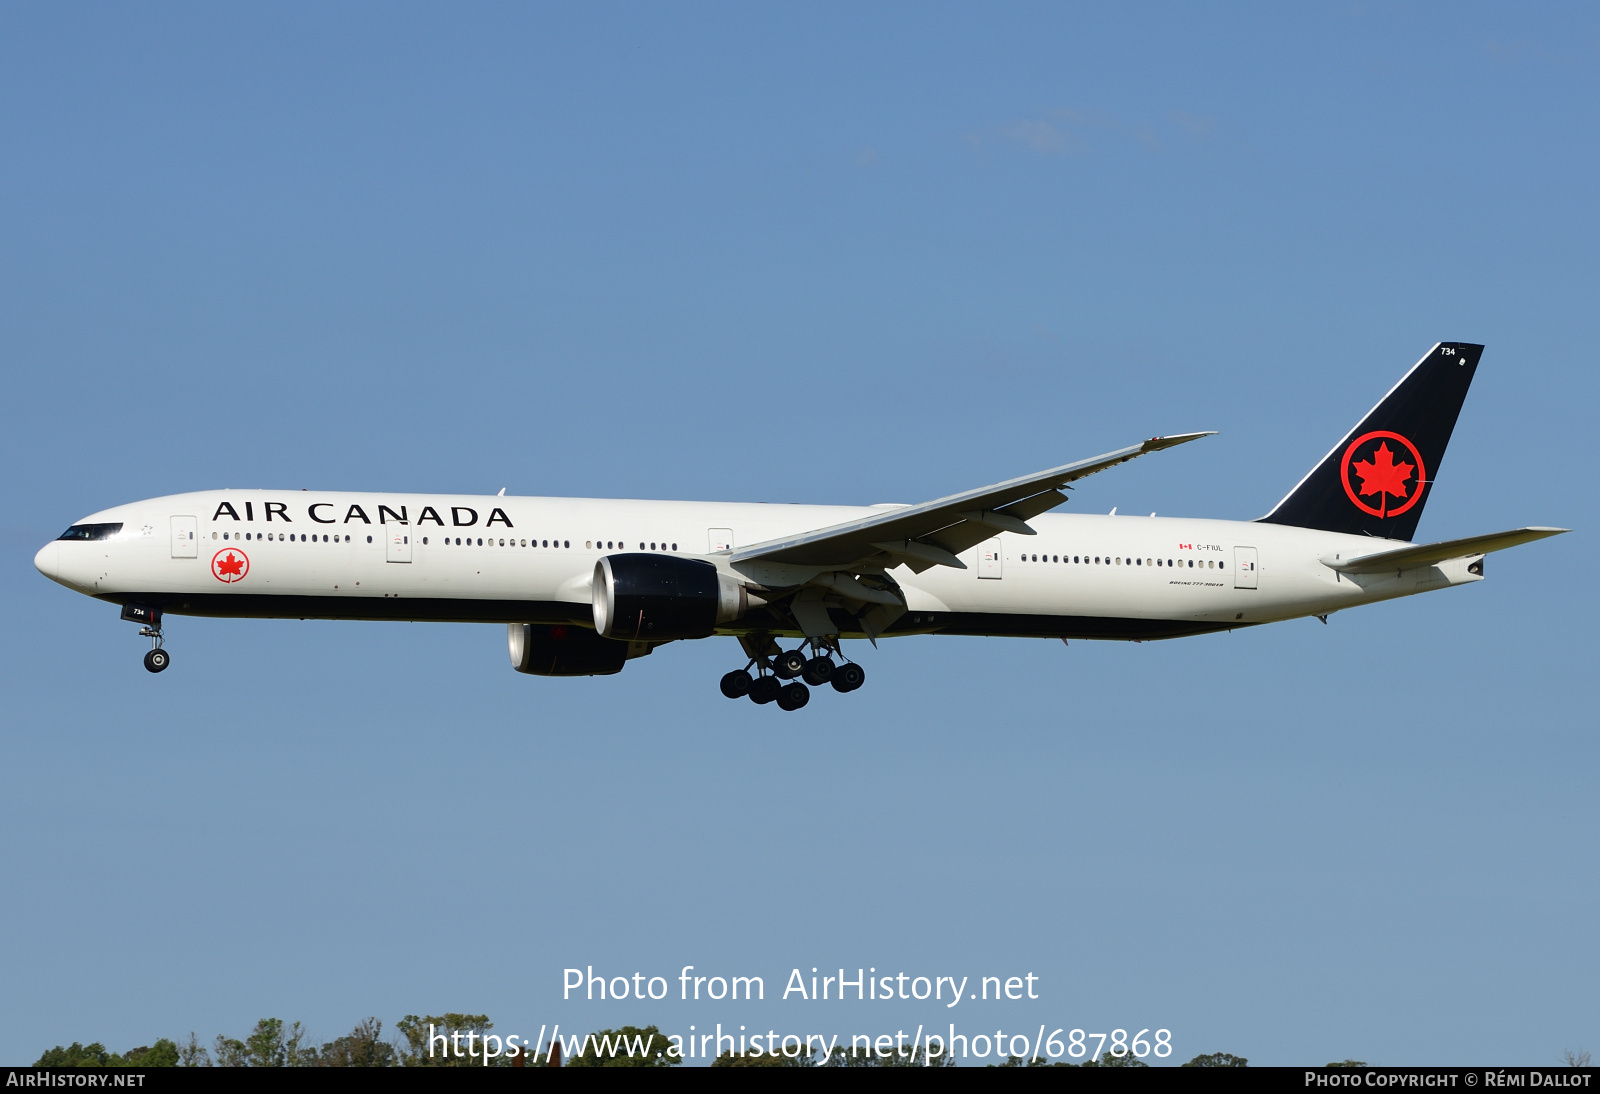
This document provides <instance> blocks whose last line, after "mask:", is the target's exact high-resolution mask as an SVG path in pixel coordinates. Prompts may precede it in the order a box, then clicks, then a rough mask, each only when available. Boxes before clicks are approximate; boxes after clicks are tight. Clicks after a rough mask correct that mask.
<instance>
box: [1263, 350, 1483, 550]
mask: <svg viewBox="0 0 1600 1094" xmlns="http://www.w3.org/2000/svg"><path fill="white" fill-rule="evenodd" d="M1482 353H1483V347H1482V346H1475V345H1472V344H1471V343H1469V342H1440V343H1439V344H1438V345H1436V346H1434V347H1433V349H1431V350H1429V351H1428V354H1427V356H1426V357H1424V358H1423V359H1422V360H1420V361H1418V362H1417V363H1416V366H1415V367H1414V368H1412V370H1411V371H1410V372H1408V373H1406V374H1405V377H1404V378H1403V379H1401V381H1400V382H1399V383H1398V384H1396V385H1395V386H1394V388H1393V389H1392V390H1391V391H1390V392H1389V394H1387V395H1385V396H1384V397H1383V398H1382V399H1381V400H1380V401H1379V403H1378V405H1377V406H1375V407H1373V408H1372V411H1371V412H1370V413H1369V414H1368V415H1367V416H1366V417H1365V418H1363V419H1361V424H1360V425H1358V426H1356V427H1355V428H1354V429H1352V430H1351V431H1350V432H1349V433H1347V434H1346V435H1345V437H1344V439H1343V440H1341V441H1340V442H1339V443H1338V444H1336V445H1334V446H1333V451H1331V452H1329V453H1328V454H1327V455H1326V456H1324V457H1323V458H1322V462H1320V463H1318V464H1317V466H1315V467H1313V468H1312V469H1311V473H1310V474H1308V475H1307V476H1306V477H1305V478H1303V479H1301V480H1300V482H1299V484H1298V485H1297V486H1295V488H1294V489H1293V490H1291V491H1289V496H1288V497H1286V498H1284V499H1283V500H1282V501H1280V502H1279V503H1278V504H1277V506H1276V507H1274V509H1273V510H1272V512H1270V513H1268V514H1267V515H1266V516H1264V517H1262V518H1261V520H1262V521H1263V522H1265V523H1268V524H1290V525H1294V526H1295V527H1297V528H1319V529H1321V530H1323V531H1325V532H1350V533H1353V534H1356V535H1361V534H1365V535H1370V536H1378V537H1380V538H1383V539H1404V540H1409V539H1411V538H1412V537H1413V536H1414V535H1415V534H1416V531H1417V521H1418V520H1419V519H1420V518H1421V517H1422V507H1423V506H1424V505H1426V504H1427V502H1428V492H1429V491H1430V490H1432V489H1433V483H1434V480H1435V478H1436V477H1437V475H1438V474H1439V464H1440V463H1441V462H1442V461H1443V460H1444V449H1445V445H1447V444H1449V443H1450V433H1451V431H1452V430H1454V429H1455V427H1456V416H1457V415H1459V414H1460V413H1461V404H1462V403H1463V402H1464V401H1465V400H1466V398H1467V388H1468V387H1470V386H1471V385H1472V374H1473V373H1474V372H1476V371H1478V357H1479V356H1480V355H1481V354H1482Z"/></svg>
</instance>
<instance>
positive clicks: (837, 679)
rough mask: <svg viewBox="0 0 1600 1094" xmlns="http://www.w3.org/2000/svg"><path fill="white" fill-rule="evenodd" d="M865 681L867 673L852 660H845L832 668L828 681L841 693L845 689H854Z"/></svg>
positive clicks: (845, 690)
mask: <svg viewBox="0 0 1600 1094" xmlns="http://www.w3.org/2000/svg"><path fill="white" fill-rule="evenodd" d="M866 682H867V673H866V670H865V669H863V668H862V667H861V666H860V665H858V664H856V663H855V662H854V661H846V662H845V663H844V664H842V665H840V666H839V667H838V668H836V669H834V670H833V675H832V676H831V677H830V678H829V679H828V683H830V684H832V685H833V690H834V691H837V692H839V693H840V694H841V695H843V694H844V693H845V692H847V691H854V690H856V688H858V687H860V686H861V685H862V684H864V683H866Z"/></svg>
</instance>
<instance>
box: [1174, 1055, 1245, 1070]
mask: <svg viewBox="0 0 1600 1094" xmlns="http://www.w3.org/2000/svg"><path fill="white" fill-rule="evenodd" d="M1249 1064H1250V1061H1249V1060H1246V1059H1245V1058H1244V1057H1243V1056H1235V1055H1234V1054H1233V1053H1231V1052H1213V1053H1211V1054H1210V1055H1208V1056H1196V1057H1195V1058H1194V1059H1192V1060H1190V1061H1189V1062H1188V1063H1186V1064H1182V1065H1180V1066H1182V1067H1248V1066H1249Z"/></svg>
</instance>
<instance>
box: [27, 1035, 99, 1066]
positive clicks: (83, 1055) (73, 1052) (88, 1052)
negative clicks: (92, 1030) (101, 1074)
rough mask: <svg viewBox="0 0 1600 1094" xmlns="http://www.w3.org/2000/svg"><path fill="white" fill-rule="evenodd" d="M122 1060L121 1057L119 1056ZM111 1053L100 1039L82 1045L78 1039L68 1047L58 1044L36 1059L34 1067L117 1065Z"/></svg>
mask: <svg viewBox="0 0 1600 1094" xmlns="http://www.w3.org/2000/svg"><path fill="white" fill-rule="evenodd" d="M118 1059H119V1062H120V1057H119V1058H118ZM111 1060H112V1056H111V1053H109V1052H107V1051H106V1046H105V1045H102V1044H101V1043H100V1042H99V1041H94V1042H92V1043H90V1044H87V1045H81V1044H79V1043H78V1042H77V1041H74V1042H72V1044H71V1045H70V1046H69V1047H67V1048H62V1047H61V1046H60V1045H57V1046H56V1047H55V1048H52V1049H50V1050H48V1051H47V1052H46V1053H45V1054H44V1055H43V1056H41V1057H39V1058H38V1059H37V1060H35V1061H34V1064H33V1066H34V1067H115V1066H116V1065H115V1064H113V1063H112V1062H111Z"/></svg>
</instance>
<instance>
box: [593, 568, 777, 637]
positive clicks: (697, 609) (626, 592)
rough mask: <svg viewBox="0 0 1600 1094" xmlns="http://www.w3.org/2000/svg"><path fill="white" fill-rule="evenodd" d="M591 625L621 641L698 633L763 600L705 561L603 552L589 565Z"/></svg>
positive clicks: (733, 618)
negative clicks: (604, 553)
mask: <svg viewBox="0 0 1600 1094" xmlns="http://www.w3.org/2000/svg"><path fill="white" fill-rule="evenodd" d="M592 588H593V590H594V629H595V630H596V631H597V632H599V633H600V634H602V635H604V636H605V637H606V638H608V639H618V640H620V641H622V642H633V641H640V642H665V641H668V640H670V639H674V638H704V637H705V636H706V635H708V634H710V633H711V632H712V630H713V629H714V628H715V627H716V626H717V624H719V623H730V622H732V621H733V620H735V619H738V618H739V617H740V616H742V615H744V614H745V613H746V612H747V611H749V610H750V609H751V608H753V607H758V606H760V605H762V604H764V603H766V601H764V600H762V599H761V598H760V597H753V596H751V595H750V593H749V591H748V590H746V589H745V587H744V586H743V585H741V584H739V583H738V582H737V581H735V580H734V579H733V578H731V577H729V576H727V575H726V574H721V573H718V572H717V568H716V567H715V566H713V565H712V564H711V563H709V562H702V561H700V560H699V559H693V558H679V557H677V556H675V555H652V554H628V555H606V556H605V557H604V558H602V559H601V560H600V561H599V562H596V563H595V566H594V583H593V585H592Z"/></svg>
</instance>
